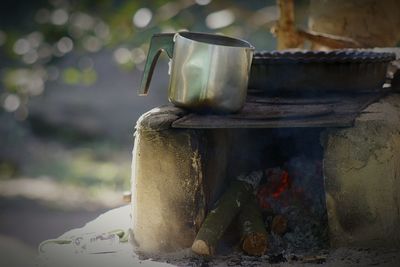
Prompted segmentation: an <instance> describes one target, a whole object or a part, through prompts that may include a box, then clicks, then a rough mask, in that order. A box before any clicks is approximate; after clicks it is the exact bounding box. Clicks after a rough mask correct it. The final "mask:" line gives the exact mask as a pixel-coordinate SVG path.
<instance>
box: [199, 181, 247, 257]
mask: <svg viewBox="0 0 400 267" xmlns="http://www.w3.org/2000/svg"><path fill="white" fill-rule="evenodd" d="M252 195H253V186H251V185H250V184H249V183H247V182H243V181H233V182H232V183H231V185H230V186H229V188H228V189H227V191H226V192H225V193H224V194H223V195H222V197H221V198H220V199H219V201H218V203H217V204H216V207H215V208H214V209H213V210H211V211H210V212H209V214H208V215H207V217H206V219H205V220H204V222H203V224H202V226H201V228H200V230H199V232H198V233H197V236H196V239H195V241H194V242H193V245H192V251H193V252H194V253H196V254H198V255H203V256H211V255H213V254H214V253H215V249H216V246H217V243H218V241H219V239H220V238H221V236H222V234H223V233H224V232H225V230H226V229H227V228H228V226H229V225H230V223H231V222H232V220H233V219H234V218H235V217H236V215H237V214H238V213H239V211H240V209H241V207H242V205H244V204H246V203H247V201H248V200H249V199H250V198H251V196H252Z"/></svg>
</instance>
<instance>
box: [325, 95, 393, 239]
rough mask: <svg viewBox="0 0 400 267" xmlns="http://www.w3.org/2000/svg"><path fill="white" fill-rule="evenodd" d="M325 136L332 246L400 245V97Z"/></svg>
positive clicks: (370, 108)
mask: <svg viewBox="0 0 400 267" xmlns="http://www.w3.org/2000/svg"><path fill="white" fill-rule="evenodd" d="M321 140H322V143H323V146H324V174H325V187H326V193H327V208H328V218H329V228H330V239H331V244H332V246H334V247H339V246H387V247H400V231H399V228H398V227H399V226H400V194H399V190H400V95H396V94H394V95H390V96H388V97H386V98H384V99H382V100H381V101H380V102H378V103H375V104H372V105H370V106H369V107H368V108H367V109H366V110H365V111H364V112H363V114H362V115H361V116H360V117H359V118H357V120H356V122H355V125H354V127H352V128H346V129H327V130H326V131H325V132H324V134H323V136H322V138H321Z"/></svg>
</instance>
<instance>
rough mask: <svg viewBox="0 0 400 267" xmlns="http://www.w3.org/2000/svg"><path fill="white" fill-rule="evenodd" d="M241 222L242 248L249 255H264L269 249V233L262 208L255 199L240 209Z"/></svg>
mask: <svg viewBox="0 0 400 267" xmlns="http://www.w3.org/2000/svg"><path fill="white" fill-rule="evenodd" d="M239 223H240V226H241V232H242V233H241V234H242V243H241V246H242V249H243V251H244V252H246V253H247V254H249V255H252V256H262V255H264V254H265V253H266V252H267V250H268V234H267V231H266V229H265V224H264V221H263V219H262V214H261V210H260V208H259V206H258V203H257V202H256V200H255V199H251V200H250V201H249V202H247V204H246V206H244V207H243V209H242V210H241V211H240V214H239Z"/></svg>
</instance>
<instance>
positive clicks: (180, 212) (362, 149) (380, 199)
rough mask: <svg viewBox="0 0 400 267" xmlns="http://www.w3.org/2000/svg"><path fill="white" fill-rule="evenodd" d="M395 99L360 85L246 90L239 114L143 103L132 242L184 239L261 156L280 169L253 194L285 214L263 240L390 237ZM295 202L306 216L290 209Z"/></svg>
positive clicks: (396, 239) (314, 242)
mask: <svg viewBox="0 0 400 267" xmlns="http://www.w3.org/2000/svg"><path fill="white" fill-rule="evenodd" d="M380 98H381V100H380V102H378V103H375V104H372V105H370V104H371V103H373V102H375V101H377V100H378V99H380ZM398 103H400V96H399V95H396V94H391V95H389V96H386V97H385V98H383V99H382V95H376V94H359V95H357V96H354V95H346V96H345V95H341V96H328V97H327V96H324V97H321V98H313V99H308V98H307V99H306V98H303V99H298V98H297V99H283V98H262V99H259V98H249V99H248V102H247V104H246V106H245V109H244V112H243V113H242V114H241V115H229V116H221V115H207V116H204V115H196V114H194V113H188V112H187V111H184V110H181V109H178V108H175V107H172V106H164V107H159V108H156V109H153V110H151V111H149V112H148V113H146V114H144V115H143V116H142V117H141V118H140V119H139V121H138V122H137V127H136V129H137V131H136V139H135V147H134V151H133V163H132V168H133V171H132V191H133V192H132V209H133V213H132V218H133V231H134V238H135V240H136V242H137V244H138V246H139V250H140V251H142V252H146V253H153V252H154V253H160V252H176V251H179V250H181V249H185V248H190V246H191V245H192V242H193V240H194V238H195V236H196V233H197V231H198V229H199V227H200V226H201V223H202V222H203V220H204V218H205V216H206V214H207V213H208V212H209V210H210V209H211V208H212V207H213V205H214V204H215V202H216V201H217V200H218V198H219V197H220V196H221V194H222V193H223V192H224V190H225V189H226V186H227V184H229V182H230V181H231V180H232V179H234V177H235V176H237V175H238V172H239V171H240V170H243V169H245V168H249V166H250V168H251V167H252V166H256V167H254V168H259V167H260V162H262V164H264V165H262V166H263V167H262V168H265V169H268V170H269V171H270V172H272V173H273V172H275V176H277V177H279V179H278V186H275V189H273V190H272V191H271V192H267V193H266V191H268V190H269V188H271V184H268V183H267V184H265V186H264V187H260V188H259V191H258V195H257V196H258V197H259V200H260V203H261V204H264V205H267V206H268V207H267V208H272V209H273V210H275V212H277V211H279V213H280V214H283V215H284V216H286V217H287V218H288V226H289V229H290V231H287V232H286V234H285V235H284V236H283V237H281V238H275V237H271V238H270V246H271V247H270V248H271V249H276V250H279V249H281V250H282V249H286V250H292V251H295V250H296V249H313V248H322V247H324V245H326V244H328V242H330V244H331V245H332V246H343V245H346V246H348V245H361V246H363V245H367V246H370V245H373V246H378V245H385V246H399V244H400V234H399V232H398V231H397V227H396V225H399V223H400V215H399V207H400V198H398V197H397V193H396V187H397V188H400V187H399V186H400V169H399V168H400V167H399V166H400V158H399V154H398V151H400V126H399V123H398V122H399V119H400V106H399V104H398ZM367 106H368V108H367ZM266 108H267V109H268V110H265V109H266ZM260 110H262V111H263V112H262V114H264V115H263V116H264V117H260V115H259V114H260V113H259V112H257V111H260ZM299 110H300V111H302V113H301V112H300V113H299ZM266 111H268V112H266ZM279 112H281V113H279ZM265 114H267V115H265ZM299 114H300V115H299ZM265 116H269V117H265ZM265 164H266V165H265ZM268 164H270V165H268ZM267 165H268V166H267ZM285 171H287V173H285ZM272 173H271V175H270V177H273V174H272ZM287 175H289V176H287ZM285 177H286V178H285ZM288 177H290V178H289V179H290V181H289V180H288ZM285 179H286V180H285ZM270 180H271V179H270ZM285 181H286V183H291V187H290V188H291V190H288V187H287V185H286V186H285ZM263 188H264V189H263ZM262 190H264V191H262ZM301 190H302V192H300V191H301ZM296 194H297V195H296ZM289 195H290V198H288V196H289ZM296 196H297V197H298V198H299V199H296ZM304 198H306V199H304ZM300 200H301V201H302V203H301V205H300V206H299V207H301V206H304V207H305V208H308V209H302V210H300V209H294V208H293V207H294V205H291V204H290V203H291V202H293V201H300ZM263 201H264V202H263ZM284 202H285V203H284ZM287 202H289V203H287ZM296 212H297V213H299V212H300V213H304V212H305V213H310V212H311V214H312V216H308V217H307V216H297V215H290V213H296ZM326 215H327V216H326ZM290 216H292V217H290ZM293 218H297V219H298V221H297V222H295V221H293ZM304 218H306V220H307V221H306V222H304V221H303V222H302V221H301V220H304ZM310 218H312V220H314V221H313V222H310V220H311V219H310ZM266 220H267V221H268V218H266ZM269 220H270V219H269ZM328 225H329V228H328V227H327V226H328ZM304 227H306V228H307V227H311V228H313V227H314V228H315V229H308V230H307V229H305V228H304ZM327 231H329V238H328V234H327ZM301 234H304V235H308V236H301ZM315 238H316V239H315ZM329 240H330V241H329ZM279 242H283V243H284V244H281V243H279Z"/></svg>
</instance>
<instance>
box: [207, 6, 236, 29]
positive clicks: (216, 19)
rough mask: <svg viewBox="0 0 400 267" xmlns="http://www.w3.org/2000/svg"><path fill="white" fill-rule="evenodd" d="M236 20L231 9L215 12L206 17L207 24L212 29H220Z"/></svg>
mask: <svg viewBox="0 0 400 267" xmlns="http://www.w3.org/2000/svg"><path fill="white" fill-rule="evenodd" d="M234 21H235V15H234V14H233V12H232V11H231V10H229V9H224V10H220V11H217V12H213V13H211V14H210V15H208V16H207V17H206V25H207V27H208V28H210V29H213V30H215V29H220V28H224V27H227V26H229V25H231V24H232V23H233V22H234Z"/></svg>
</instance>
